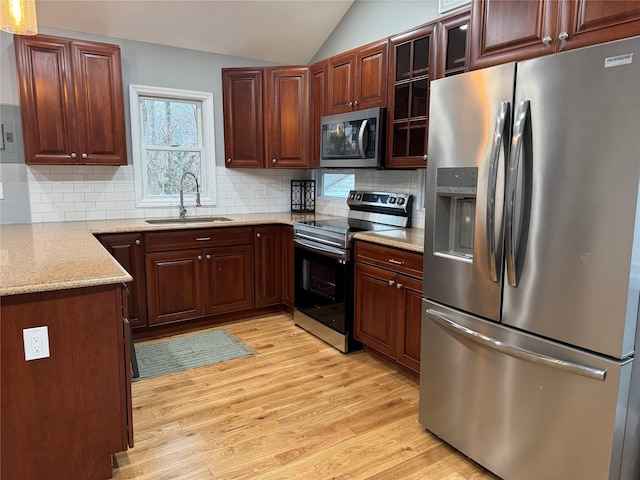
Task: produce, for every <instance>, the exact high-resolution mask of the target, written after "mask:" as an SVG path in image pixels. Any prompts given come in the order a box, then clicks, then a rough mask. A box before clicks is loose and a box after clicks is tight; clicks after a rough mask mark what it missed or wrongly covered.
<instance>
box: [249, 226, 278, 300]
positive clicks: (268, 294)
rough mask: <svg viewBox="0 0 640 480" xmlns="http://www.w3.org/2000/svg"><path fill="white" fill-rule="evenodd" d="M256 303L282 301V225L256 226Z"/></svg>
mask: <svg viewBox="0 0 640 480" xmlns="http://www.w3.org/2000/svg"><path fill="white" fill-rule="evenodd" d="M254 250H255V300H256V301H255V305H256V307H267V306H270V305H276V304H279V303H282V227H281V226H280V225H267V226H262V227H257V228H255V241H254Z"/></svg>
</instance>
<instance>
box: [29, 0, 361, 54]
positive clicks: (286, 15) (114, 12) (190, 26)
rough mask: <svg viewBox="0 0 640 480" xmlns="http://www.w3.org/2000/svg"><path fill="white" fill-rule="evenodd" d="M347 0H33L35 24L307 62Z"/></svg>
mask: <svg viewBox="0 0 640 480" xmlns="http://www.w3.org/2000/svg"><path fill="white" fill-rule="evenodd" d="M353 1H354V0H253V1H247V0H200V1H193V0H36V9H37V17H38V24H39V25H40V26H45V27H51V28H57V29H63V30H70V31H76V32H85V33H93V34H97V35H105V36H109V37H116V38H124V39H128V40H138V41H143V42H151V43H158V44H162V45H170V46H175V47H182V48H190V49H194V50H203V51H207V52H215V53H221V54H226V55H233V56H238V57H246V58H254V59H258V60H264V61H268V62H275V63H283V64H306V63H308V62H309V61H310V60H311V58H312V57H313V56H314V54H315V53H316V52H317V51H318V50H319V49H320V47H321V46H322V44H323V43H324V42H325V40H326V39H327V37H329V35H331V32H332V31H333V29H334V28H335V27H336V25H337V24H338V23H339V22H340V20H341V19H342V17H343V16H344V14H345V13H346V12H347V10H348V9H349V7H350V6H351V4H352V3H353Z"/></svg>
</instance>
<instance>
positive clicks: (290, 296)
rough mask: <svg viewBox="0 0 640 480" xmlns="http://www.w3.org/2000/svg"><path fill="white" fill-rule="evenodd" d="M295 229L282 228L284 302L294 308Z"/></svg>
mask: <svg viewBox="0 0 640 480" xmlns="http://www.w3.org/2000/svg"><path fill="white" fill-rule="evenodd" d="M294 275H295V274H294V247H293V227H290V226H284V227H282V301H283V303H284V304H285V305H287V306H289V307H291V308H293V306H294V296H295V276H294Z"/></svg>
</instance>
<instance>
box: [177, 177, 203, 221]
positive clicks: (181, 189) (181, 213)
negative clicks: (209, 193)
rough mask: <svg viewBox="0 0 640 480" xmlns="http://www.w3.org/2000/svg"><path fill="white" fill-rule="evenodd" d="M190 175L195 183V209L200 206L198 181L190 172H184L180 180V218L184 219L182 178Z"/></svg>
mask: <svg viewBox="0 0 640 480" xmlns="http://www.w3.org/2000/svg"><path fill="white" fill-rule="evenodd" d="M187 175H191V176H192V177H193V179H194V180H195V181H196V207H199V206H200V185H198V179H197V178H196V176H195V175H194V174H193V173H191V172H184V173H183V174H182V178H181V179H180V218H184V217H185V216H186V215H187V209H186V208H184V177H186V176H187Z"/></svg>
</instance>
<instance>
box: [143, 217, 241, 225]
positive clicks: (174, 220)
mask: <svg viewBox="0 0 640 480" xmlns="http://www.w3.org/2000/svg"><path fill="white" fill-rule="evenodd" d="M145 221H146V222H147V223H152V224H158V223H159V224H167V223H211V222H230V221H231V219H230V218H227V217H184V218H181V217H169V218H151V219H149V220H145Z"/></svg>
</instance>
